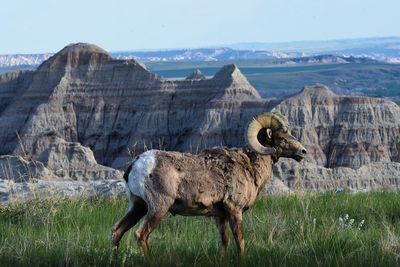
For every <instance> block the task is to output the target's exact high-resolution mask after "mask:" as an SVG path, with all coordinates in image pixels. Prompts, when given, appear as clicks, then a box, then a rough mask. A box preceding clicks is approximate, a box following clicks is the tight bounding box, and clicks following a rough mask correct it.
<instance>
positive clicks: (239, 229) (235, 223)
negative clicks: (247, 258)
mask: <svg viewBox="0 0 400 267" xmlns="http://www.w3.org/2000/svg"><path fill="white" fill-rule="evenodd" d="M229 224H230V226H231V230H232V233H233V236H234V237H235V242H236V246H237V248H238V250H239V256H240V258H243V256H244V238H243V223H242V211H237V212H234V213H231V214H229Z"/></svg>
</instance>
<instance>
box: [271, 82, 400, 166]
mask: <svg viewBox="0 0 400 267" xmlns="http://www.w3.org/2000/svg"><path fill="white" fill-rule="evenodd" d="M275 110H276V111H279V112H281V113H282V114H284V115H286V116H287V117H288V118H289V122H290V123H291V125H292V126H293V128H294V132H295V135H296V136H298V137H299V139H300V141H301V142H302V143H303V144H305V145H306V146H307V147H308V151H309V153H310V154H311V155H310V159H311V161H312V162H315V163H317V164H318V165H321V166H324V167H328V168H333V167H340V166H342V167H351V168H354V169H357V168H359V167H361V166H363V165H366V164H369V163H372V162H391V161H399V160H400V158H399V154H398V148H399V147H400V138H399V134H400V108H399V107H398V106H397V105H396V104H395V103H393V102H391V101H388V100H384V99H378V98H371V97H361V96H338V95H335V94H334V93H332V92H331V91H330V90H329V89H328V88H327V87H325V86H315V87H306V88H304V89H303V90H302V91H301V92H300V93H299V94H297V95H295V96H293V97H290V98H288V99H286V100H285V101H283V102H281V103H280V104H279V105H278V106H276V107H275Z"/></svg>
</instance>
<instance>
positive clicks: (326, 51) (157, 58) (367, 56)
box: [0, 37, 400, 68]
mask: <svg viewBox="0 0 400 267" xmlns="http://www.w3.org/2000/svg"><path fill="white" fill-rule="evenodd" d="M51 55H52V54H50V53H47V54H27V55H22V54H17V55H0V68H4V67H13V66H25V67H26V66H37V65H39V64H41V63H42V62H43V61H44V60H46V59H48V58H49V57H50V56H51ZM111 55H112V56H113V58H116V59H137V60H140V61H143V62H222V61H238V60H269V61H270V64H326V63H348V62H350V63H354V62H356V61H357V62H359V61H360V62H365V61H378V62H385V63H400V37H385V38H368V39H345V40H331V41H305V42H288V43H242V44H232V45H230V46H227V47H216V48H198V49H174V50H155V51H118V52H112V53H111Z"/></svg>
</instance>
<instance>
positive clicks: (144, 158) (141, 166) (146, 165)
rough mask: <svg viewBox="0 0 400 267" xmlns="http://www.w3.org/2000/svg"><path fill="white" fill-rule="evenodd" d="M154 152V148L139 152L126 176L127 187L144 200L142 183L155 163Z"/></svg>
mask: <svg viewBox="0 0 400 267" xmlns="http://www.w3.org/2000/svg"><path fill="white" fill-rule="evenodd" d="M156 153H157V151H156V150H149V151H146V152H144V153H142V154H140V155H139V158H138V159H137V160H136V161H135V162H134V163H133V166H132V170H131V172H130V173H129V176H128V183H127V187H128V188H127V189H128V190H129V191H130V193H131V194H133V195H135V196H138V197H140V198H142V199H143V200H144V201H146V197H145V190H144V183H145V180H146V179H147V178H148V177H149V175H150V174H151V173H152V172H153V169H154V167H155V165H156ZM128 190H127V191H128Z"/></svg>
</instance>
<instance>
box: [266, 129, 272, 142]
mask: <svg viewBox="0 0 400 267" xmlns="http://www.w3.org/2000/svg"><path fill="white" fill-rule="evenodd" d="M267 138H268V140H271V139H272V130H271V129H270V128H268V129H267Z"/></svg>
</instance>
